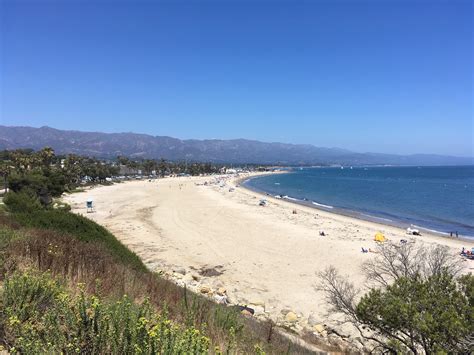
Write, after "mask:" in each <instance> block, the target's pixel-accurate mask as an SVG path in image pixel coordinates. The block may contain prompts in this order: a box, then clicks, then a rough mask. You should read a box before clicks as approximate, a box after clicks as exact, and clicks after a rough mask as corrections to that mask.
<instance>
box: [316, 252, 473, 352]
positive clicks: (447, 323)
mask: <svg viewBox="0 0 474 355" xmlns="http://www.w3.org/2000/svg"><path fill="white" fill-rule="evenodd" d="M363 269H364V272H365V274H366V276H368V278H369V280H370V285H371V286H370V290H369V292H368V293H366V294H365V295H363V296H362V298H360V300H359V301H358V299H359V296H360V291H359V290H357V289H356V287H355V286H354V284H352V283H351V282H350V281H349V280H348V279H347V278H345V277H342V276H341V275H339V274H338V272H337V271H336V269H335V268H334V267H329V268H327V269H326V270H324V271H323V272H322V273H320V277H321V279H322V283H321V285H320V287H319V289H321V290H323V291H324V292H325V295H326V299H327V301H328V302H329V304H330V305H331V311H332V312H338V313H342V314H343V315H344V316H345V318H344V322H350V323H352V324H353V325H354V326H355V327H356V328H357V329H358V331H359V332H360V334H361V336H362V337H363V338H364V339H366V340H371V341H372V342H373V343H375V344H377V347H379V348H381V349H383V350H385V351H389V352H392V353H399V352H402V353H403V352H411V353H414V354H418V353H425V354H431V353H458V354H463V353H466V354H468V353H470V352H471V351H472V350H474V347H473V345H474V342H473V341H474V337H473V334H474V276H473V275H472V274H468V275H464V276H462V277H458V274H459V271H460V266H459V264H458V263H457V262H456V259H454V257H453V256H452V255H450V254H449V252H448V250H447V249H446V248H443V247H441V246H436V247H430V248H426V247H425V248H421V247H415V246H414V245H413V244H405V245H395V244H386V245H383V246H380V247H379V255H378V257H377V258H376V259H374V260H373V261H370V262H367V263H366V264H365V265H364V268H363Z"/></svg>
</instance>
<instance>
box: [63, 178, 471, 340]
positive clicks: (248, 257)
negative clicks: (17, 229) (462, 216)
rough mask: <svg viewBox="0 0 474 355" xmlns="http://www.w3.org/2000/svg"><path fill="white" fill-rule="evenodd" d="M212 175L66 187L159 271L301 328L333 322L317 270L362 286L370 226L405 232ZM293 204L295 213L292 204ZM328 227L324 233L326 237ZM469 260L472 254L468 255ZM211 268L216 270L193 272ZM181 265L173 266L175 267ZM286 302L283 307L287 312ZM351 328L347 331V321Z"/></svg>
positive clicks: (72, 199)
mask: <svg viewBox="0 0 474 355" xmlns="http://www.w3.org/2000/svg"><path fill="white" fill-rule="evenodd" d="M213 179H214V178H211V177H199V178H189V177H183V178H165V179H160V180H154V181H152V182H148V181H133V182H126V183H121V184H116V185H113V186H107V187H100V188H95V189H93V190H90V191H87V192H83V193H76V194H72V195H69V196H67V197H66V198H65V200H66V202H68V203H70V204H71V205H72V207H73V211H74V212H76V213H82V214H84V215H85V214H86V210H85V201H86V200H87V198H88V197H93V199H94V203H95V205H96V212H95V213H90V214H87V216H88V217H89V218H91V219H93V220H95V221H97V222H98V223H100V224H102V225H104V226H105V227H107V228H108V229H109V230H111V231H112V232H113V233H114V234H115V235H116V236H117V237H118V238H119V239H120V240H121V241H122V242H123V243H124V244H126V245H127V246H129V247H130V248H131V249H132V250H134V251H135V252H136V253H138V254H139V255H140V256H141V257H142V259H143V260H144V262H145V263H146V264H147V265H148V266H149V267H150V268H151V269H154V270H162V271H165V272H168V274H170V275H171V276H170V277H172V278H174V279H175V280H176V281H177V282H178V283H181V284H182V283H184V282H186V283H188V284H191V285H192V286H194V287H195V288H196V289H198V288H199V287H200V285H201V286H202V285H207V286H209V287H210V288H211V289H216V288H218V287H225V288H226V290H227V293H228V296H229V300H230V301H231V302H232V303H240V304H253V305H257V306H258V307H260V309H261V310H262V311H264V312H265V315H266V316H268V317H271V318H272V319H274V320H276V321H281V320H282V319H283V318H284V314H285V313H286V312H287V311H288V310H292V311H293V312H294V313H296V314H297V315H298V321H297V322H296V323H295V324H297V325H296V329H301V327H302V326H303V325H304V324H305V323H306V320H307V318H308V316H309V315H312V318H313V322H312V323H314V319H316V322H318V323H323V324H328V325H331V324H332V323H333V321H332V320H331V319H328V318H327V317H326V316H325V313H326V310H327V307H326V305H325V303H324V300H323V297H322V295H321V294H320V293H319V292H318V291H316V290H315V285H316V284H317V283H318V277H317V272H318V271H320V270H322V269H324V268H325V267H327V266H329V265H334V266H336V267H337V268H338V269H339V270H340V271H341V272H342V273H343V274H346V275H349V276H350V278H351V279H352V280H353V281H354V282H356V283H358V284H359V285H361V286H363V285H364V281H365V280H364V277H363V276H362V275H361V272H360V266H361V265H362V263H363V262H364V261H365V260H368V259H369V258H372V257H374V254H372V253H366V254H364V253H361V247H365V248H374V247H375V242H374V241H373V238H374V234H375V233H376V232H377V231H382V232H383V233H384V234H385V235H386V236H387V237H388V239H390V240H392V241H395V242H398V241H399V240H400V239H401V238H404V239H407V235H406V234H405V231H404V230H402V229H399V228H395V227H390V226H385V225H380V224H376V223H373V222H367V221H361V220H357V219H354V218H350V217H346V216H341V215H336V214H332V213H329V212H324V211H319V210H315V209H312V208H309V207H304V206H296V205H294V204H292V203H290V202H287V201H283V200H277V199H272V198H271V199H270V200H269V204H268V205H267V206H266V207H261V206H258V201H259V199H260V198H261V196H259V195H258V194H257V193H255V192H252V191H249V190H246V189H243V188H242V187H237V188H235V190H234V191H232V192H230V191H229V187H232V186H235V185H236V181H235V179H234V180H232V179H229V180H228V181H227V182H226V185H225V186H224V187H220V184H216V185H212V186H197V185H196V184H201V183H203V182H204V181H211V180H213ZM293 210H296V211H297V214H293V213H292V211H293ZM321 230H323V231H324V232H325V234H326V236H320V235H319V231H321ZM414 238H415V240H416V242H417V243H440V244H443V245H446V246H449V247H450V248H451V249H452V250H453V253H456V252H458V251H459V250H460V249H461V247H462V246H465V247H468V246H469V245H467V243H466V242H464V241H461V240H456V239H448V238H442V237H437V236H434V235H427V234H424V235H423V236H422V237H414ZM465 265H466V268H468V267H471V269H472V266H473V265H472V262H469V261H467V262H465ZM206 268H208V269H210V270H212V271H213V272H214V273H215V274H218V275H216V276H207V277H203V276H199V280H198V282H197V281H194V280H193V279H192V277H189V275H192V274H196V273H197V271H198V270H199V269H206ZM173 270H174V271H177V272H174V273H172V274H171V271H173ZM285 310H286V311H285ZM342 331H347V332H350V329H342Z"/></svg>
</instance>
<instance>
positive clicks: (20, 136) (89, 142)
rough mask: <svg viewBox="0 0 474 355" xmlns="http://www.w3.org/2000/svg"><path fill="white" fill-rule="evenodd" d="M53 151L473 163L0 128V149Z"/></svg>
mask: <svg viewBox="0 0 474 355" xmlns="http://www.w3.org/2000/svg"><path fill="white" fill-rule="evenodd" d="M45 146H49V147H51V148H53V149H54V150H55V152H56V153H57V154H67V153H75V154H79V155H86V156H95V157H98V158H115V157H117V156H119V155H120V156H127V157H130V158H154V159H159V158H164V159H168V160H188V161H200V162H214V163H232V164H243V163H247V164H250V163H253V164H279V165H321V164H324V165H327V164H340V165H354V166H357V165H471V164H474V158H467V157H451V156H442V155H433V154H415V155H395V154H378V153H355V152H352V151H349V150H345V149H340V148H321V147H316V146H314V145H309V144H286V143H266V142H260V141H255V140H246V139H232V140H219V139H206V140H196V139H189V140H181V139H177V138H172V137H167V136H151V135H147V134H137V133H101V132H82V131H67V130H58V129H54V128H51V127H46V126H45V127H40V128H34V127H11V126H1V125H0V149H17V148H33V149H35V150H36V149H41V148H43V147H45Z"/></svg>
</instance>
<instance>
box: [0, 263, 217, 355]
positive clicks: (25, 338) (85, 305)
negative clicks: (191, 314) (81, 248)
mask: <svg viewBox="0 0 474 355" xmlns="http://www.w3.org/2000/svg"><path fill="white" fill-rule="evenodd" d="M2 303H3V306H4V309H5V311H4V313H3V317H4V318H5V319H4V332H5V339H6V342H7V343H10V342H12V343H14V344H15V345H14V346H12V347H10V349H9V351H10V352H11V353H16V352H20V353H27V354H40V353H78V354H82V353H88V354H105V353H108V354H110V353H112V354H157V353H159V354H204V353H207V352H208V348H209V339H208V338H206V337H205V336H203V335H201V333H200V332H199V330H197V329H194V328H192V327H188V328H185V327H180V326H178V325H176V324H174V323H173V322H171V321H170V320H169V319H168V318H167V317H166V314H157V313H156V312H155V311H154V310H153V308H152V307H151V306H150V304H149V302H148V301H146V300H145V301H144V302H143V303H142V304H140V305H137V304H134V303H133V302H131V300H130V299H129V298H128V297H126V296H124V297H123V298H122V299H120V300H118V301H116V302H109V303H104V301H103V300H102V299H101V298H100V297H98V296H96V295H91V296H89V295H86V293H85V292H84V291H83V290H81V291H80V293H79V295H76V296H71V295H70V294H69V293H68V292H67V291H66V289H65V288H64V287H62V286H61V285H60V284H59V282H58V281H57V280H55V279H54V278H52V277H51V276H50V275H49V274H47V273H42V274H35V273H29V272H23V273H14V274H13V275H11V276H10V277H8V278H7V279H6V280H5V282H4V291H3V299H2Z"/></svg>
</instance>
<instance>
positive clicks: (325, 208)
mask: <svg viewBox="0 0 474 355" xmlns="http://www.w3.org/2000/svg"><path fill="white" fill-rule="evenodd" d="M279 173H282V174H292V172H291V171H281V172H279ZM270 174H271V172H269V173H268V174H259V175H254V176H249V177H247V178H242V179H240V180H239V184H240V186H241V187H242V188H245V189H247V190H249V191H252V192H254V193H257V194H259V195H260V196H262V197H265V198H271V199H273V200H277V201H281V200H282V201H287V202H290V203H293V204H295V205H298V206H305V207H308V208H312V209H315V210H317V211H322V212H327V213H333V214H335V215H340V216H345V217H349V218H354V219H356V220H361V221H367V222H371V223H376V224H380V225H382V226H390V227H395V228H399V229H403V230H405V231H406V229H407V228H412V229H413V228H414V229H418V230H420V232H423V233H425V234H431V235H435V236H437V237H441V238H447V239H452V240H460V241H464V242H466V243H473V242H474V235H473V236H469V235H459V237H455V236H450V235H449V232H441V231H438V230H434V229H431V228H429V227H424V226H420V225H416V224H412V223H410V222H408V221H406V222H404V221H403V220H401V219H399V220H396V218H397V217H396V216H394V219H395V220H390V219H388V218H383V217H378V216H373V215H370V214H365V213H364V212H363V211H356V210H349V209H344V208H340V207H335V206H330V205H325V204H322V203H318V202H316V201H312V200H301V199H297V198H293V197H291V196H289V195H286V196H287V198H284V197H282V198H281V199H278V198H276V197H275V195H272V194H271V193H270V192H268V191H265V190H262V189H259V188H256V187H253V186H249V185H248V184H247V183H248V182H249V181H251V180H253V179H255V178H258V177H260V176H263V175H270Z"/></svg>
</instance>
